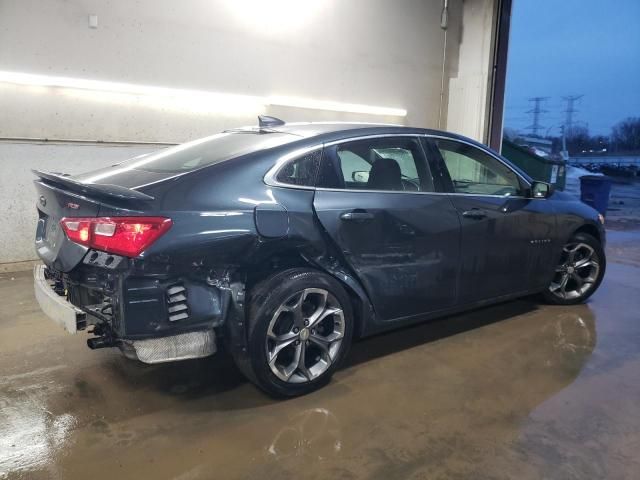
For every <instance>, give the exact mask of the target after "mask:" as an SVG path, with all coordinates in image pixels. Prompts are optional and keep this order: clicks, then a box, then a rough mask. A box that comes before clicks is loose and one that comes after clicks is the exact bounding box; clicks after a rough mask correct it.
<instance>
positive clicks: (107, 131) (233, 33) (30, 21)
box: [0, 0, 492, 264]
mask: <svg viewBox="0 0 640 480" xmlns="http://www.w3.org/2000/svg"><path fill="white" fill-rule="evenodd" d="M469 1H474V0H469ZM476 1H477V0H476ZM485 2H489V3H491V2H492V0H485ZM449 3H450V6H451V7H450V8H451V13H450V15H449V22H450V26H449V35H450V40H449V41H448V52H447V59H448V61H447V70H446V72H445V86H448V85H449V80H450V78H451V77H452V76H455V75H457V74H458V70H459V62H460V55H459V53H460V46H461V43H460V41H459V40H460V39H462V38H464V36H463V35H462V31H463V28H462V21H463V16H464V15H466V14H464V15H463V9H464V7H463V2H462V0H451V1H450V2H449ZM465 3H467V2H466V1H465ZM441 8H442V3H441V0H396V1H393V2H390V1H388V0H350V1H348V2H345V1H339V0H306V1H304V2H303V1H299V0H271V1H268V2H267V1H263V0H186V1H181V2H176V1H174V0H137V1H115V0H112V1H109V0H20V1H13V0H0V70H2V71H9V72H24V73H31V74H37V75H47V76H58V77H60V76H62V77H69V78H72V79H78V78H79V79H90V80H101V81H107V82H124V83H127V84H133V85H137V86H139V85H143V86H158V87H165V88H169V89H182V90H184V89H187V90H199V91H206V92H215V93H219V94H224V95H227V94H233V95H241V96H251V98H249V99H247V98H246V97H242V98H240V99H239V98H238V97H236V98H228V97H226V96H224V95H223V96H221V97H220V96H218V97H216V99H215V100H207V101H202V98H201V97H199V98H197V99H195V100H193V99H190V98H189V97H188V96H187V97H185V96H184V95H183V96H175V97H174V96H172V95H170V94H168V95H156V94H149V95H147V94H139V93H138V94H135V95H134V94H129V93H114V92H113V91H110V92H107V91H95V90H87V89H78V88H68V87H51V86H33V85H32V86H25V85H22V84H16V83H11V82H0V105H1V106H2V114H1V115H0V137H1V138H5V139H6V138H10V139H12V138H13V139H15V138H17V137H20V138H22V139H24V138H28V139H75V140H77V139H80V140H84V141H87V140H88V141H94V142H104V141H107V142H108V141H133V142H169V143H179V142H183V141H186V140H190V139H193V138H197V137H201V136H204V135H209V134H211V133H213V132H218V131H220V130H223V129H225V128H229V127H236V126H240V125H252V124H255V122H256V115H258V114H263V113H264V114H269V115H275V116H278V117H281V118H284V119H286V120H287V121H321V120H342V121H368V122H388V123H398V124H406V125H413V126H423V127H436V126H437V125H438V107H439V102H440V84H441V72H442V49H443V37H444V36H443V31H442V30H441V28H440V13H441ZM89 15H97V18H98V26H97V28H90V27H89V22H88V18H89ZM451 39H453V40H451ZM469 45H471V43H469ZM468 52H471V53H472V49H470V50H468ZM467 56H469V54H467ZM255 97H259V98H260V99H264V98H267V99H270V98H273V97H295V98H298V99H299V98H302V99H306V100H311V101H330V102H334V103H337V104H339V105H340V106H341V107H343V108H344V109H347V110H349V105H346V106H345V104H362V105H367V106H378V107H391V108H397V109H405V110H406V112H407V114H406V116H395V115H372V114H366V113H353V112H336V111H330V110H323V109H321V108H315V109H310V108H295V107H286V106H274V105H268V104H266V105H265V102H255V101H252V98H255ZM240 100H241V101H240ZM266 103H268V102H266ZM447 114H449V116H451V109H449V108H448V99H447V96H446V95H445V97H444V108H443V117H444V116H446V115H447ZM452 118H454V120H455V121H456V122H457V121H460V118H457V117H455V116H454V117H452ZM442 125H443V126H448V127H449V128H451V126H452V125H453V124H452V122H451V120H450V121H449V122H448V123H445V122H443V123H442ZM140 148H145V147H123V146H121V147H118V148H115V147H104V146H100V145H99V144H97V143H96V144H95V145H93V146H92V147H90V146H87V145H85V144H83V145H77V144H74V143H68V144H66V145H65V144H60V143H59V144H56V145H53V146H52V145H49V146H47V145H42V144H40V143H39V142H33V144H32V145H30V146H29V144H28V143H24V140H21V141H20V142H19V143H15V142H12V141H6V140H5V141H0V182H1V183H0V204H2V205H4V206H6V208H5V209H4V210H3V211H2V212H1V213H0V221H3V225H5V226H9V227H10V228H9V229H8V230H7V229H3V230H1V231H0V264H3V263H7V262H18V261H22V260H28V259H32V258H34V254H33V252H32V250H31V238H32V234H33V232H32V230H33V224H34V222H35V213H34V210H33V208H32V205H33V198H34V196H33V195H34V191H33V189H32V187H31V179H32V176H31V174H30V173H29V169H30V168H39V169H44V170H47V169H53V170H63V171H67V172H70V173H73V172H75V171H87V170H91V169H94V168H98V167H100V166H102V165H104V164H105V163H109V162H112V161H113V160H116V159H117V160H119V159H124V158H127V157H129V156H132V155H134V154H136V153H138V150H139V149H140ZM146 148H154V147H149V146H147V147H146ZM8 172H12V177H13V178H16V179H19V180H18V181H13V180H12V178H11V177H10V176H9V175H7V173H8ZM25 209H26V210H25Z"/></svg>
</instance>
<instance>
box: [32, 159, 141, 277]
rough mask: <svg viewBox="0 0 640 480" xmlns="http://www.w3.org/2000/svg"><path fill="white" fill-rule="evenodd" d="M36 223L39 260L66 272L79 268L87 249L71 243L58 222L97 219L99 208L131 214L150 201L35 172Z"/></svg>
mask: <svg viewBox="0 0 640 480" xmlns="http://www.w3.org/2000/svg"><path fill="white" fill-rule="evenodd" d="M34 173H35V174H36V175H37V176H38V177H40V178H39V179H37V180H36V181H35V182H34V183H35V187H36V192H37V202H36V207H37V209H38V223H37V227H36V238H35V248H36V252H37V254H38V256H39V257H40V258H41V259H42V261H43V262H44V263H45V264H46V265H47V266H48V267H51V268H53V269H55V270H59V271H62V272H68V271H70V270H72V269H73V268H74V267H75V266H76V265H78V264H79V263H80V262H81V261H82V259H83V257H84V255H85V254H86V253H87V251H88V250H89V249H88V247H86V246H83V245H79V244H77V243H75V242H72V241H70V240H69V239H68V238H67V236H66V235H65V233H64V231H63V229H62V226H61V225H60V220H62V219H63V218H65V217H85V218H86V217H97V216H99V215H100V210H101V208H102V207H103V206H104V207H107V208H108V210H109V211H111V212H113V211H114V209H119V208H122V209H123V210H125V211H128V212H131V210H132V209H139V208H140V207H141V206H142V205H143V204H146V203H148V202H150V201H152V200H153V197H151V196H149V195H146V194H144V193H142V192H139V191H137V190H132V189H130V188H127V187H124V186H122V185H113V184H90V183H83V182H81V181H79V180H78V179H76V178H72V177H68V176H63V175H59V174H52V173H44V172H38V171H34Z"/></svg>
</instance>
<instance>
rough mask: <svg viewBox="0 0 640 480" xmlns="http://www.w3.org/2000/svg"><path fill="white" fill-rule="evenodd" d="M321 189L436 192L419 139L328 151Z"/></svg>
mask: <svg viewBox="0 0 640 480" xmlns="http://www.w3.org/2000/svg"><path fill="white" fill-rule="evenodd" d="M318 186H319V187H325V188H340V189H347V190H382V191H400V192H402V191H404V192H423V191H433V179H432V178H431V175H430V173H429V172H428V170H427V165H426V162H425V161H424V158H423V153H422V149H421V146H420V144H419V143H418V141H417V139H414V138H411V137H383V138H371V139H365V140H356V141H352V142H344V143H340V144H338V145H334V146H331V147H327V148H325V151H324V155H323V159H322V165H321V167H320V174H319V178H318Z"/></svg>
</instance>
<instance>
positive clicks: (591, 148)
mask: <svg viewBox="0 0 640 480" xmlns="http://www.w3.org/2000/svg"><path fill="white" fill-rule="evenodd" d="M504 136H505V138H507V139H508V140H512V141H515V142H517V141H518V138H521V137H522V136H523V135H522V134H518V133H517V132H515V131H513V130H511V129H508V128H505V130H504ZM527 136H529V135H527ZM541 138H546V139H547V140H551V142H552V151H553V153H558V152H560V151H561V150H562V136H546V137H541ZM566 143H567V151H568V152H569V155H576V154H580V153H592V152H607V153H610V152H612V153H640V117H629V118H626V119H625V120H622V121H620V122H618V123H617V124H615V125H614V126H613V128H612V129H611V134H610V135H609V136H606V135H590V134H589V130H588V128H586V127H583V126H574V127H572V128H571V129H570V130H568V131H567V132H566Z"/></svg>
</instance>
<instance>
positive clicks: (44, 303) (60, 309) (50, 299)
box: [33, 265, 87, 333]
mask: <svg viewBox="0 0 640 480" xmlns="http://www.w3.org/2000/svg"><path fill="white" fill-rule="evenodd" d="M45 272H46V267H45V266H44V265H36V266H35V267H34V268H33V287H34V291H35V296H36V300H37V301H38V305H40V308H41V309H42V311H43V312H44V313H45V315H46V316H47V317H49V318H50V319H51V320H53V321H54V322H55V323H57V324H58V325H60V326H61V327H62V328H64V329H65V330H66V331H67V332H68V333H76V332H77V331H78V330H84V329H85V328H86V327H87V314H86V313H85V312H83V311H82V310H80V309H79V308H76V307H74V306H73V305H72V304H71V303H69V302H68V301H67V299H66V298H65V297H64V296H63V295H59V294H58V293H56V292H55V290H54V289H53V288H54V283H55V282H54V281H52V280H49V279H48V278H47V276H46V274H45Z"/></svg>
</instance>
